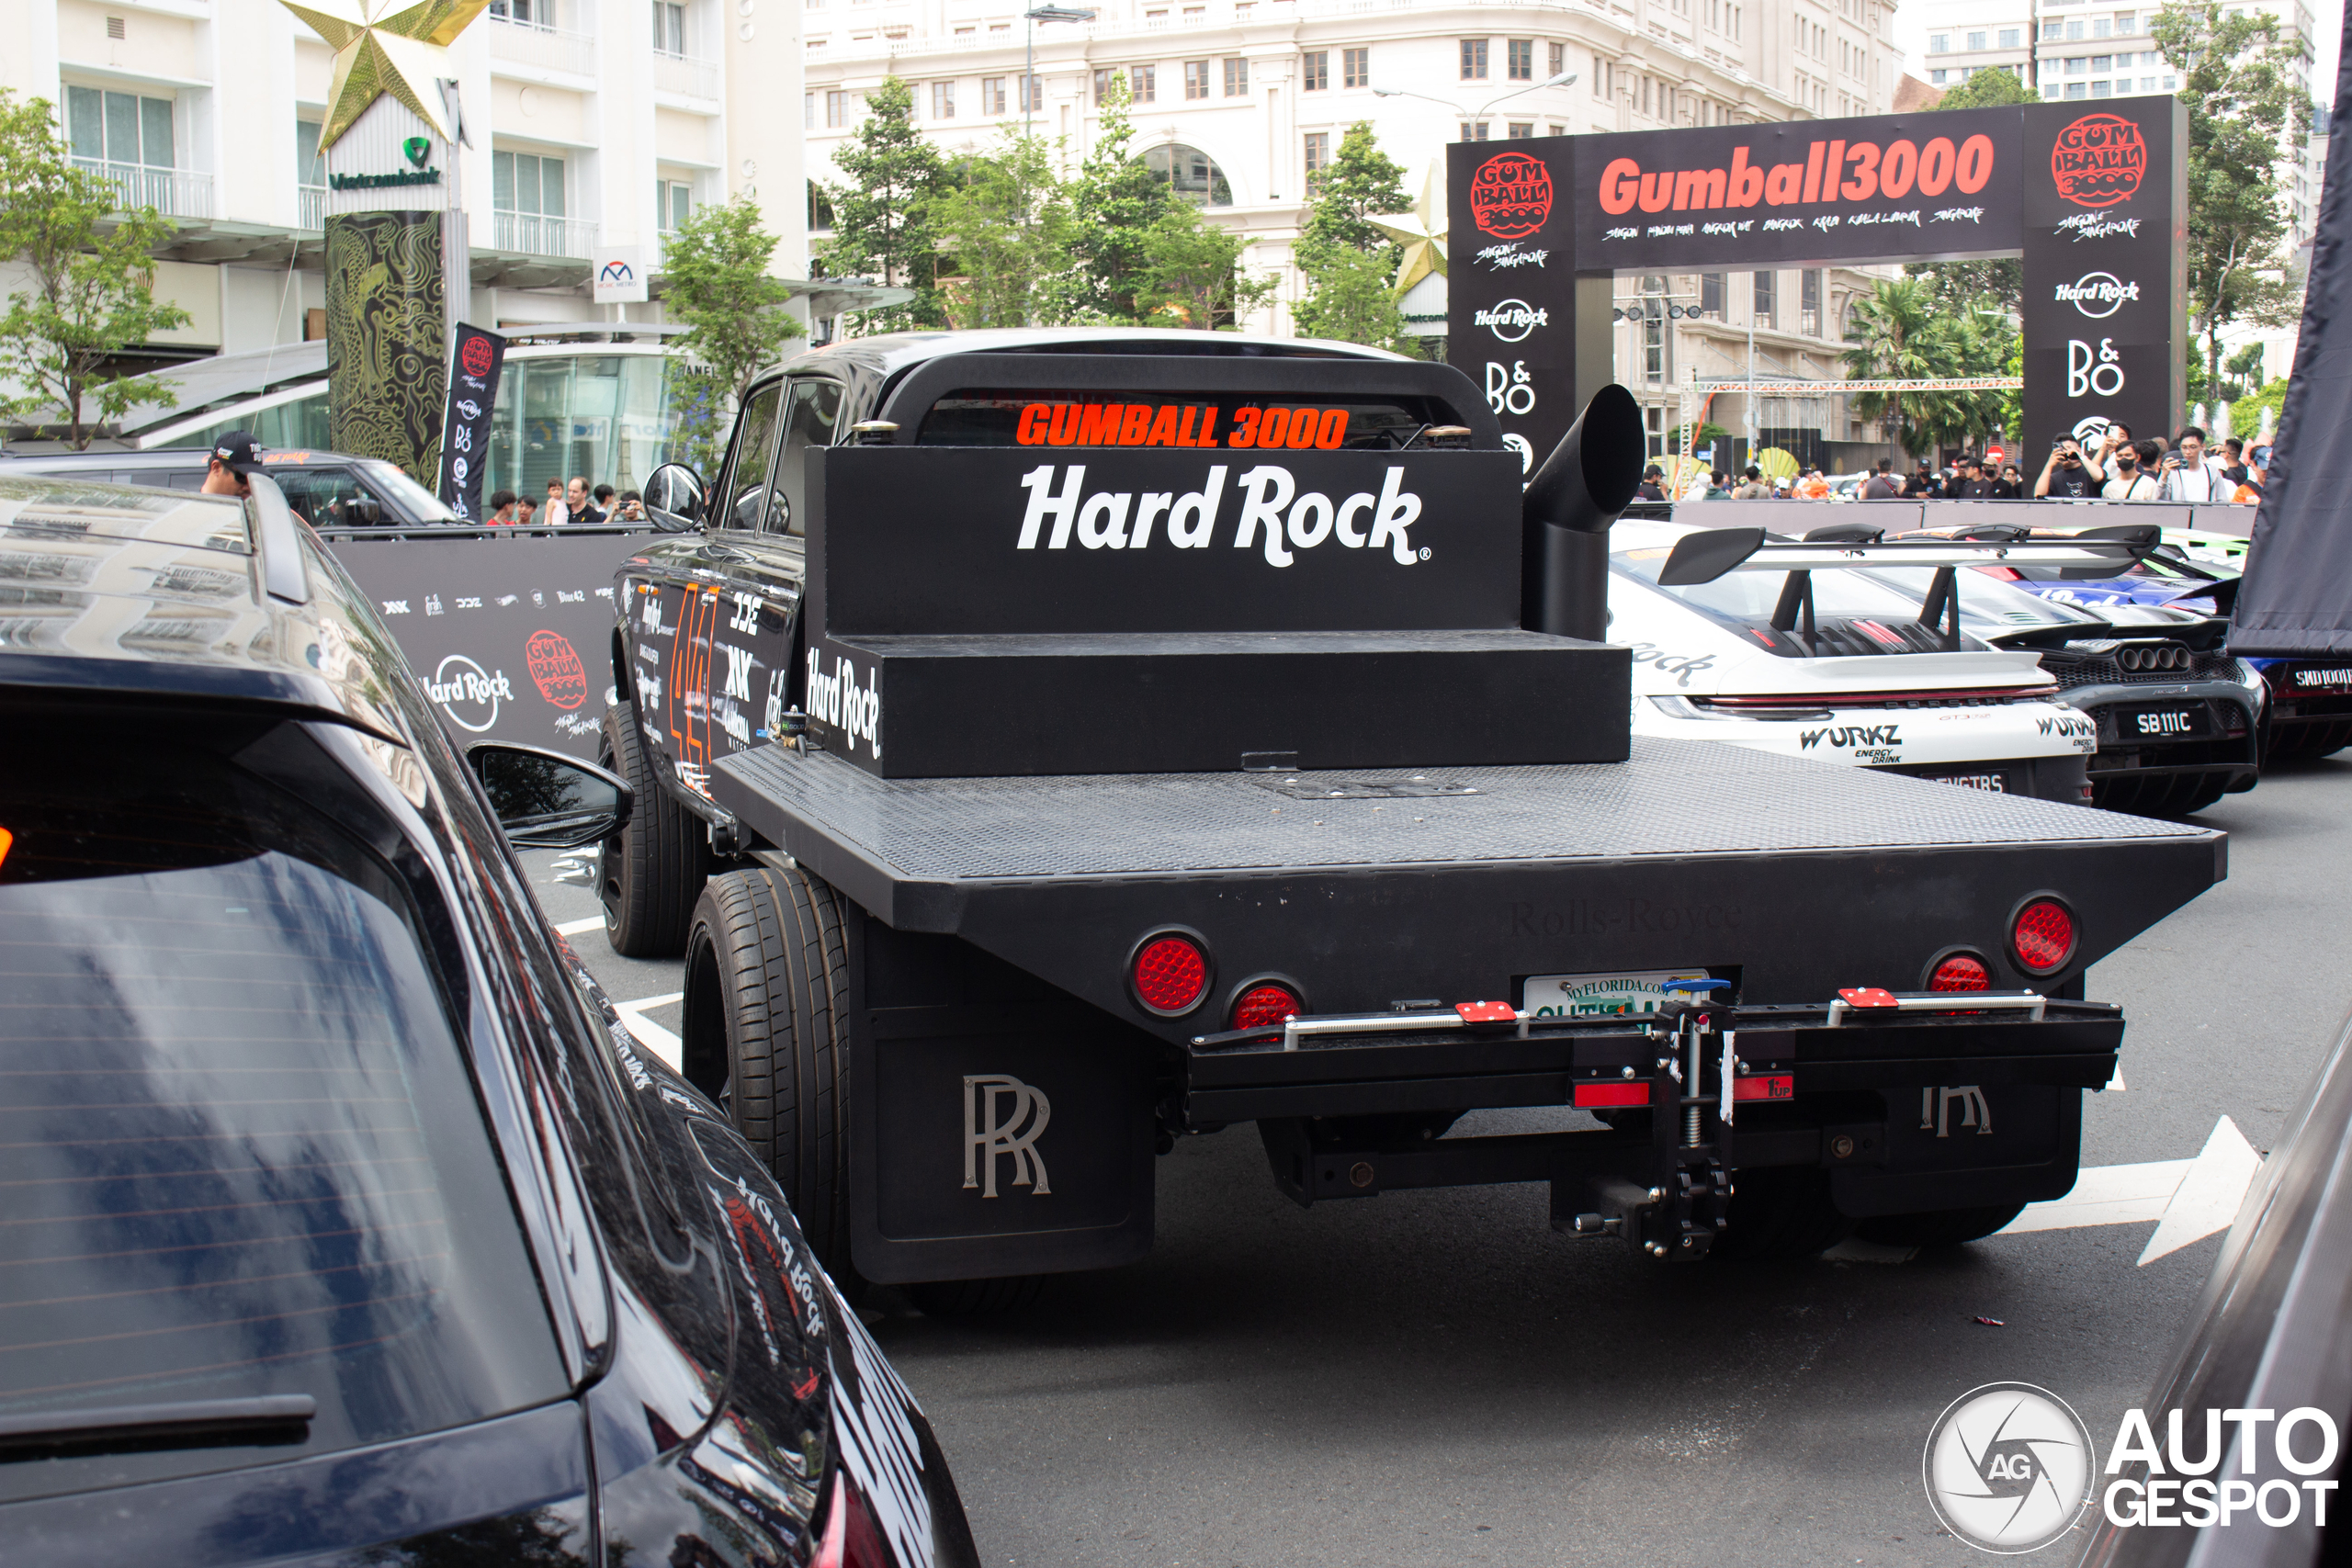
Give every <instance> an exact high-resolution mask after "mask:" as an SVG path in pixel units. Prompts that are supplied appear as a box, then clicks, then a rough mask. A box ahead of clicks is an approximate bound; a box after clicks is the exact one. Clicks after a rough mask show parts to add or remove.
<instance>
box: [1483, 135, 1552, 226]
mask: <svg viewBox="0 0 2352 1568" xmlns="http://www.w3.org/2000/svg"><path fill="white" fill-rule="evenodd" d="M1470 216H1471V217H1472V219H1474V220H1476V223H1477V225H1478V227H1479V228H1480V229H1482V230H1484V231H1486V232H1487V233H1489V234H1492V235H1493V236H1494V237H1495V238H1496V239H1498V240H1523V239H1526V238H1527V237H1528V236H1529V235H1531V234H1532V233H1534V232H1535V231H1537V230H1539V229H1541V228H1543V227H1544V220H1545V219H1547V218H1549V217H1551V216H1552V171H1551V170H1550V169H1548V168H1546V167H1545V166H1544V160H1543V159H1541V158H1537V157H1533V156H1532V155H1530V154H1528V153H1525V152H1498V153H1497V154H1496V155H1495V156H1493V157H1491V158H1489V159H1487V161H1486V162H1485V163H1483V164H1479V165H1478V172H1477V173H1476V174H1475V175H1471V176H1470Z"/></svg>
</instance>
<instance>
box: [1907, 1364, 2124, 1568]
mask: <svg viewBox="0 0 2352 1568" xmlns="http://www.w3.org/2000/svg"><path fill="white" fill-rule="evenodd" d="M1921 1469H1922V1472H1923V1473H1924V1475H1925V1478H1926V1481H1927V1485H1928V1505H1929V1506H1931V1507H1933V1508H1934V1509H1935V1511H1936V1517H1937V1518H1938V1519H1939V1521H1941V1522H1942V1524H1943V1527H1944V1528H1945V1529H1948V1530H1950V1531H1951V1533H1952V1534H1954V1535H1956V1536H1958V1537H1959V1538H1960V1539H1961V1540H1964V1541H1966V1542H1968V1544H1969V1545H1971V1546H1973V1547H1976V1548H1978V1549H1979V1550H1981V1551H1993V1552H2000V1553H2003V1554H2008V1553H2015V1552H2025V1551H2040V1550H2041V1548H2043V1547H2045V1546H2048V1545H2049V1544H2050V1543H2051V1542H2052V1541H2053V1540H2057V1539H2058V1538H2059V1537H2060V1536H2063V1535H2064V1534H2065V1533H2066V1532H2067V1531H2068V1530H2070V1529H2073V1528H2074V1526H2075V1521H2076V1520H2077V1519H2079V1518H2081V1517H2082V1516H2083V1511H2084V1510H2085V1509H2086V1508H2087V1507H2089V1506H2090V1505H2091V1485H2092V1478H2093V1476H2094V1474H2095V1473H2096V1472H2097V1470H2098V1455H2097V1454H2096V1453H2094V1452H2093V1451H2092V1449H2091V1434H2090V1428H2089V1427H2086V1426H2084V1425H2083V1418H2082V1417H2081V1416H2077V1415H2075V1412H2074V1410H2073V1409H2072V1407H2070V1406H2069V1405H2068V1404H2066V1402H2065V1401H2064V1400H2063V1399H2061V1398H2059V1397H2058V1396H2057V1395H2056V1394H2054V1393H2051V1392H2050V1391H2049V1390H2048V1389H2045V1388H2037V1387H2035V1386H2034V1385H2033V1384H2031V1383H2023V1382H1996V1383H1986V1384H1985V1385H1984V1386H1983V1387H1981V1388H1973V1389H1971V1390H1969V1391H1968V1392H1967V1393H1963V1394H1962V1395H1961V1396H1960V1397H1959V1398H1958V1399H1955V1400H1953V1401H1952V1402H1951V1405H1950V1406H1949V1407H1947V1408H1946V1409H1945V1411H1944V1413H1943V1415H1942V1416H1939V1417H1938V1418H1937V1420H1936V1424H1935V1427H1934V1428H1933V1429H1932V1430H1930V1431H1929V1432H1928V1448H1927V1452H1926V1455H1925V1456H1924V1458H1923V1459H1922V1461H1921Z"/></svg>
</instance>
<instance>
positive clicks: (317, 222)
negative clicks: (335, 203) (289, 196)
mask: <svg viewBox="0 0 2352 1568" xmlns="http://www.w3.org/2000/svg"><path fill="white" fill-rule="evenodd" d="M295 199H296V204H297V205H296V208H295V214H294V222H295V226H296V227H297V228H301V229H314V230H323V229H324V228H325V227H326V226H327V187H326V186H296V187H295Z"/></svg>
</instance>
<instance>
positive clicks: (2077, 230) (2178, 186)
mask: <svg viewBox="0 0 2352 1568" xmlns="http://www.w3.org/2000/svg"><path fill="white" fill-rule="evenodd" d="M2024 163H2025V199H2024V214H2025V246H2024V257H2025V311H2024V316H2025V424H2024V428H2023V429H2022V430H2021V431H2020V432H2019V433H2018V439H2019V445H2020V446H2021V448H2022V451H2021V454H2020V456H2021V457H2022V458H2023V462H2022V463H2021V464H2020V466H2021V467H2022V468H2024V469H2025V471H2026V474H2027V475H2028V477H2029V478H2030V477H2031V476H2033V475H2034V474H2036V473H2037V472H2038V471H2039V469H2040V468H2041V464H2042V462H2043V461H2044V460H2045V459H2046V457H2047V456H2048V453H2049V450H2050V444H2051V442H2052V440H2053V439H2054V438H2056V437H2058V436H2061V435H2071V436H2074V437H2075V439H2076V440H2078V441H2082V442H2085V443H2086V444H2087V443H2095V442H2097V441H2098V438H2099V437H2100V436H2101V435H2103V434H2106V431H2107V427H2108V425H2109V423H2111V422H2113V421H2117V420H2120V421H2122V422H2123V423H2126V424H2128V425H2129V426H2131V434H2133V435H2134V436H2148V435H2158V434H2163V435H2167V436H2168V435H2169V434H2171V431H2172V426H2173V423H2174V422H2175V421H2177V420H2178V419H2179V418H2180V410H2181V404H2182V400H2183V399H2184V397H2185V395H2186V393H2187V391H2188V388H2187V384H2186V373H2185V370H2184V368H2183V366H2182V356H2181V344H2180V338H2179V334H2180V332H2181V327H2182V323H2183V322H2185V321H2187V320H2188V305H2187V300H2188V260H2187V256H2188V251H2187V238H2188V236H2187V224H2188V216H2187V214H2188V110H2187V108H2186V107H2184V106H2183V105H2182V104H2181V102H2180V100H2179V99H2177V98H2173V97H2145V98H2116V99H2112V100H2110V101H2109V102H2108V103H2105V104H2102V105H2099V106H2098V107H2097V108H2095V109H2094V108H2092V107H2090V106H2089V105H2087V104H2086V103H2083V102H2081V101H2080V100H2076V101H2073V102H2062V103H2054V104H2036V105H2033V106H2031V107H2028V108H2027V109H2026V110H2025V159H2024Z"/></svg>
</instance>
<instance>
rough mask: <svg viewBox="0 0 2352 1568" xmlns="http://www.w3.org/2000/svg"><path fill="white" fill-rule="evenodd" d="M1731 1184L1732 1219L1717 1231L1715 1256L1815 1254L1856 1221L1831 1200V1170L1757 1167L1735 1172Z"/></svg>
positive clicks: (1738, 1259) (1727, 1258)
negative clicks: (1843, 1212) (1849, 1217)
mask: <svg viewBox="0 0 2352 1568" xmlns="http://www.w3.org/2000/svg"><path fill="white" fill-rule="evenodd" d="M1731 1185H1732V1194H1731V1210H1730V1213H1729V1215H1728V1216H1727V1217H1728V1219H1729V1220H1730V1224H1727V1225H1726V1226H1725V1227H1724V1229H1723V1230H1722V1231H1721V1232H1719V1233H1718V1234H1717V1235H1716V1236H1715V1242H1714V1245H1713V1247H1710V1248H1709V1249H1708V1254H1707V1255H1708V1256H1709V1257H1710V1258H1722V1259H1724V1261H1726V1262H1745V1261H1747V1260H1749V1259H1757V1258H1811V1257H1812V1256H1813V1255H1814V1254H1815V1253H1817V1252H1819V1251H1821V1250H1822V1249H1823V1248H1824V1247H1835V1246H1837V1245H1838V1243H1839V1242H1841V1241H1843V1240H1845V1239H1846V1236H1847V1235H1848V1234H1849V1233H1850V1232H1851V1231H1852V1229H1853V1225H1854V1222H1853V1221H1851V1220H1849V1219H1848V1218H1847V1217H1846V1216H1845V1215H1843V1214H1841V1213H1838V1205H1837V1204H1836V1203H1834V1202H1832V1201H1830V1197H1829V1174H1828V1172H1826V1171H1823V1170H1815V1169H1812V1168H1806V1167H1781V1166H1758V1167H1753V1168H1748V1169H1746V1170H1737V1171H1734V1172H1733V1173H1732V1184H1731Z"/></svg>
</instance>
